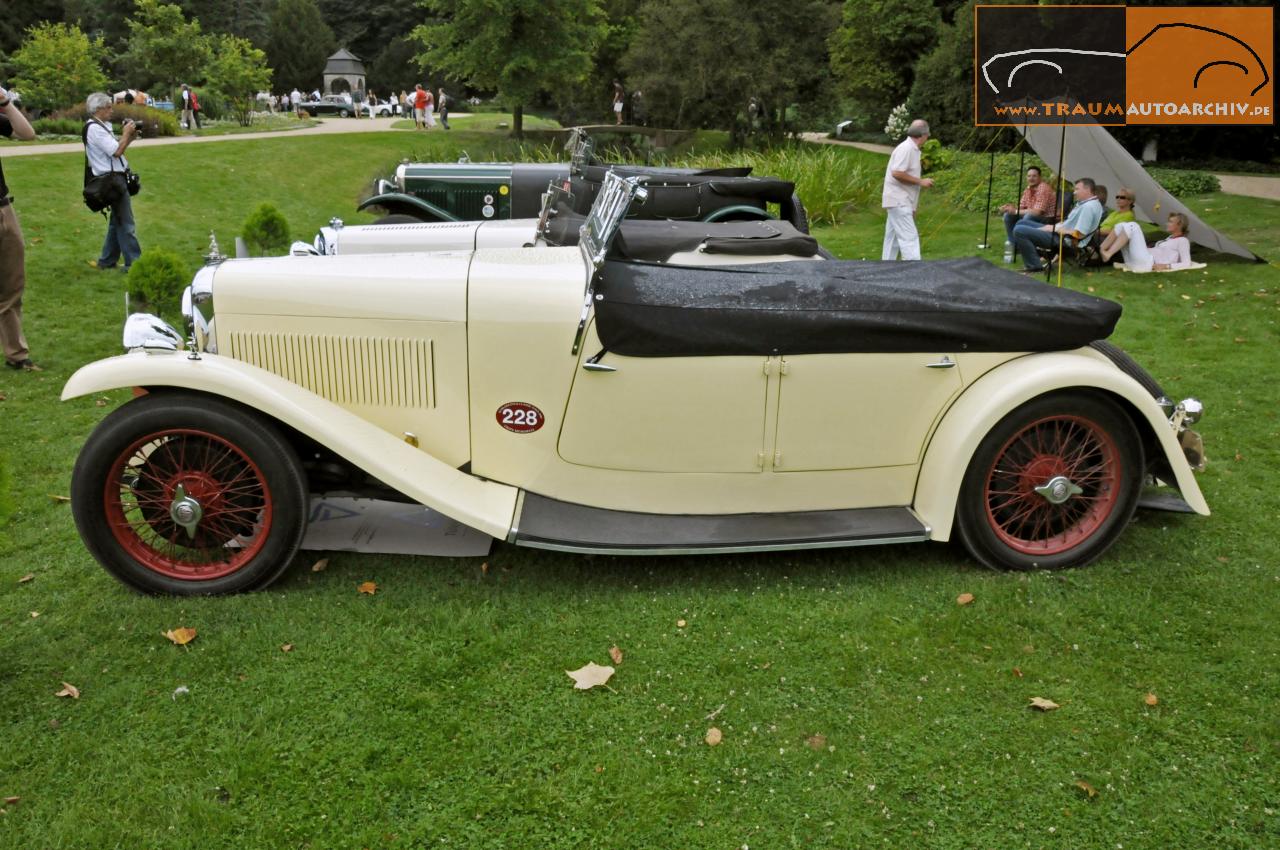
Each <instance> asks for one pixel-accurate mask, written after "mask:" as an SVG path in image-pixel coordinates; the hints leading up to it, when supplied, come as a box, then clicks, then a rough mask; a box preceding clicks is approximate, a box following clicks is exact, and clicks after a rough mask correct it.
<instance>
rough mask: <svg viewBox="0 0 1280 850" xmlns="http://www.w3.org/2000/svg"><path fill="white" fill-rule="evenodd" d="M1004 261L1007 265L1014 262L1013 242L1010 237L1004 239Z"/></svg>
mask: <svg viewBox="0 0 1280 850" xmlns="http://www.w3.org/2000/svg"><path fill="white" fill-rule="evenodd" d="M1004 262H1005V265H1009V264H1010V263H1012V262H1013V243H1012V242H1010V241H1009V240H1008V239H1006V240H1004Z"/></svg>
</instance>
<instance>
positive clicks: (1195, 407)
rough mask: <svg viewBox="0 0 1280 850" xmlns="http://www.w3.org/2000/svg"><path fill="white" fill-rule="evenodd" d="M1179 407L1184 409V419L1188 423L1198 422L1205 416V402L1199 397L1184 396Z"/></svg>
mask: <svg viewBox="0 0 1280 850" xmlns="http://www.w3.org/2000/svg"><path fill="white" fill-rule="evenodd" d="M1177 409H1179V410H1181V411H1182V413H1183V416H1182V421H1183V422H1184V423H1185V424H1187V425H1194V424H1196V423H1197V422H1199V421H1200V418H1201V417H1202V416H1204V404H1203V402H1201V401H1200V399H1198V398H1184V399H1183V400H1182V401H1180V402H1179V403H1178V408H1177Z"/></svg>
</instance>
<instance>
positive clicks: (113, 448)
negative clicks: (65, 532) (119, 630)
mask: <svg viewBox="0 0 1280 850" xmlns="http://www.w3.org/2000/svg"><path fill="white" fill-rule="evenodd" d="M71 510H72V514H73V515H74V516H75V520H76V528H77V529H78V530H79V531H80V536H81V538H82V539H83V540H84V543H85V547H86V548H87V549H88V550H89V552H90V553H92V554H93V556H94V557H95V558H96V559H97V560H98V562H99V563H100V564H102V566H103V567H104V568H105V569H106V570H107V571H108V572H109V573H111V574H112V575H114V576H115V577H116V578H118V579H120V581H122V582H124V583H125V584H127V585H129V586H130V587H133V588H135V589H137V590H141V591H144V592H147V593H164V594H173V595H195V594H220V593H239V592H242V591H246V590H257V589H260V588H263V587H266V586H267V585H268V584H270V583H271V582H272V581H274V580H275V579H276V578H277V577H279V576H280V574H281V573H282V572H283V571H284V570H285V568H286V567H287V566H288V565H289V562H290V560H292V558H293V556H294V554H295V553H296V552H297V550H298V547H299V546H300V545H301V543H302V536H303V533H304V532H305V531H306V525H307V481H306V476H305V475H304V474H303V470H302V465H301V464H300V463H299V462H298V457H297V453H296V452H295V451H294V449H293V446H292V445H291V444H290V443H289V442H288V441H287V440H285V439H284V437H283V435H282V434H281V431H280V429H279V428H278V427H277V426H276V424H275V423H274V422H272V421H271V420H270V419H268V418H266V417H264V416H262V415H261V414H259V413H257V412H256V411H254V410H252V409H250V408H247V407H244V406H242V405H240V404H237V403H235V402H232V401H230V400H228V399H223V398H219V397H216V396H210V395H205V394H201V393H194V392H189V391H181V390H153V391H152V392H148V393H147V394H145V395H143V396H141V397H139V398H135V399H134V400H133V401H130V402H129V403H127V404H125V405H124V406H122V407H120V408H119V409H117V410H115V411H112V412H111V413H110V414H109V415H108V416H107V417H106V418H105V419H103V420H102V422H101V423H99V424H98V427H97V428H95V429H94V431H93V433H92V434H91V435H90V436H89V439H88V440H87V441H86V442H85V445H84V448H83V449H81V451H80V456H79V457H78V458H77V459H76V467H75V471H74V472H73V473H72V477H71Z"/></svg>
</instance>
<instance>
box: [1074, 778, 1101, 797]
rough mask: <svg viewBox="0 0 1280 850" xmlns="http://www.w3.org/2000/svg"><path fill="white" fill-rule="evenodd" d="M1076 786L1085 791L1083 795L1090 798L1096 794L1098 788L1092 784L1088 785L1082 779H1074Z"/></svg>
mask: <svg viewBox="0 0 1280 850" xmlns="http://www.w3.org/2000/svg"><path fill="white" fill-rule="evenodd" d="M1076 787H1077V788H1079V789H1080V790H1081V791H1083V792H1084V793H1085V796H1087V797H1088V798H1089V799H1090V800H1092V799H1093V798H1094V797H1096V796H1098V789H1097V788H1094V787H1093V786H1092V785H1090V784H1089V783H1088V782H1085V781H1084V780H1083V779H1080V780H1077V781H1076Z"/></svg>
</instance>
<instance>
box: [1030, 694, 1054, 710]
mask: <svg viewBox="0 0 1280 850" xmlns="http://www.w3.org/2000/svg"><path fill="white" fill-rule="evenodd" d="M1028 708H1034V709H1038V710H1039V711H1057V710H1058V709H1059V708H1061V706H1059V705H1058V704H1057V703H1056V702H1054V701H1053V700H1047V699H1045V698H1044V697H1032V698H1031V703H1030V705H1028Z"/></svg>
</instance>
